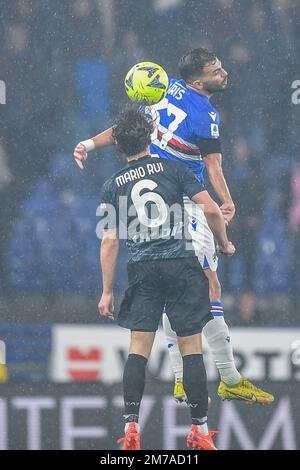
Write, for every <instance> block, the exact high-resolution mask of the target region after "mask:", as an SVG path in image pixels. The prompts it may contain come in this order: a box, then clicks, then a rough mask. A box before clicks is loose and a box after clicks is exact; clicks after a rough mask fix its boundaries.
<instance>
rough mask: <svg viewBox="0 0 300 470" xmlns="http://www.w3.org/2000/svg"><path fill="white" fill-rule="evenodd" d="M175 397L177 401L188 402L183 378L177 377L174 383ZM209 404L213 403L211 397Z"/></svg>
mask: <svg viewBox="0 0 300 470" xmlns="http://www.w3.org/2000/svg"><path fill="white" fill-rule="evenodd" d="M173 394H174V398H175V401H177V403H186V402H187V396H186V393H185V390H184V387H183V383H182V380H180V379H177V380H176V382H175V385H174V392H173ZM208 404H209V405H210V404H211V398H210V397H208Z"/></svg>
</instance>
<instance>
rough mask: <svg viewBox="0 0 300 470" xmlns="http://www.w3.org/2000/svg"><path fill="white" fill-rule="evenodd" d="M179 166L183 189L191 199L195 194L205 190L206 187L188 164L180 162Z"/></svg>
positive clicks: (178, 171)
mask: <svg viewBox="0 0 300 470" xmlns="http://www.w3.org/2000/svg"><path fill="white" fill-rule="evenodd" d="M178 165H179V168H178V169H177V174H178V177H179V181H180V185H181V190H182V192H183V193H184V194H186V195H187V196H188V197H189V198H190V199H191V198H192V197H193V196H195V194H198V193H201V191H204V190H205V187H204V185H203V184H202V183H200V181H198V180H197V178H196V176H195V175H194V173H193V172H192V170H190V169H189V168H187V167H186V166H184V165H182V164H181V163H179V164H178Z"/></svg>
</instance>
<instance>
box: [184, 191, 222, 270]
mask: <svg viewBox="0 0 300 470" xmlns="http://www.w3.org/2000/svg"><path fill="white" fill-rule="evenodd" d="M184 208H185V210H186V212H187V213H188V215H189V227H188V229H189V234H190V236H191V239H192V244H193V248H194V250H195V252H196V256H197V258H198V260H199V263H200V264H201V266H202V268H203V269H207V268H210V269H211V270H212V271H216V270H217V267H218V257H217V254H216V246H215V241H214V236H213V233H212V231H211V230H210V228H209V226H208V223H207V220H206V218H205V215H204V212H203V210H202V209H201V207H200V206H198V205H197V204H195V203H194V202H193V201H191V200H190V199H189V198H188V197H184Z"/></svg>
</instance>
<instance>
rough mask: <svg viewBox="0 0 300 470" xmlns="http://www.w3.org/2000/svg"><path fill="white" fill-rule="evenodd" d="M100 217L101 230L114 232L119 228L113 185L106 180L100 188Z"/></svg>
mask: <svg viewBox="0 0 300 470" xmlns="http://www.w3.org/2000/svg"><path fill="white" fill-rule="evenodd" d="M99 215H100V217H101V224H102V228H103V230H115V229H117V228H118V226H119V223H118V221H119V213H118V207H117V204H116V194H115V189H114V185H113V183H112V181H111V180H108V181H106V182H105V183H104V185H103V186H102V191H101V204H100V214H99Z"/></svg>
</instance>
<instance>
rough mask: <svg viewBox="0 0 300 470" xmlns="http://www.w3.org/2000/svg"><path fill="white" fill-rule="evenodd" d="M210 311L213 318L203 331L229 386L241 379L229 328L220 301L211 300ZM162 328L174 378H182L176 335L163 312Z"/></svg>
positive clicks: (222, 378) (223, 378)
mask: <svg viewBox="0 0 300 470" xmlns="http://www.w3.org/2000/svg"><path fill="white" fill-rule="evenodd" d="M211 312H212V314H213V315H214V319H213V320H211V321H209V322H208V323H207V324H206V325H205V327H204V328H203V333H204V335H205V337H206V339H207V342H208V344H209V347H210V350H211V352H212V354H213V357H214V361H215V363H216V366H217V368H218V371H219V374H220V376H221V380H223V381H224V382H225V383H226V384H227V385H229V386H232V385H236V384H237V383H238V382H239V381H240V380H241V375H240V373H239V372H238V371H237V369H236V367H235V364H234V359H233V352H232V346H231V341H230V336H229V330H228V326H227V324H226V323H225V320H224V315H223V307H222V304H221V303H220V302H212V304H211ZM163 328H164V332H165V336H166V341H167V346H168V351H169V354H170V361H171V367H172V370H173V372H174V375H175V379H176V380H182V377H183V365H182V357H181V354H180V351H179V347H178V341H177V335H176V333H175V332H174V331H173V330H172V328H171V325H170V322H169V319H168V317H167V315H166V314H165V313H164V314H163Z"/></svg>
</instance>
